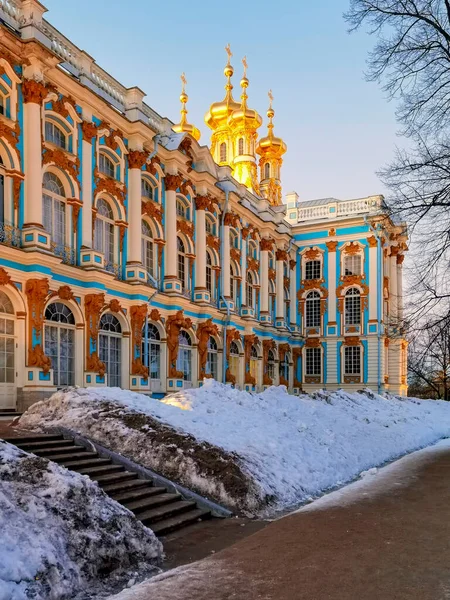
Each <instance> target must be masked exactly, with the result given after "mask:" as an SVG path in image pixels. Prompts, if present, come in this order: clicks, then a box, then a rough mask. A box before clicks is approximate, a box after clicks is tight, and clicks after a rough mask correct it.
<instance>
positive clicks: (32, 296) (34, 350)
mask: <svg viewBox="0 0 450 600" xmlns="http://www.w3.org/2000/svg"><path fill="white" fill-rule="evenodd" d="M48 293H49V283H48V279H28V281H27V283H26V286H25V295H26V297H27V301H28V314H29V319H30V320H29V327H28V366H30V367H39V368H41V369H42V370H43V372H44V373H48V372H49V371H50V369H51V366H52V365H51V360H50V358H49V357H48V356H46V355H45V352H44V349H43V342H42V337H43V334H42V332H43V326H44V307H45V303H46V301H47V297H48ZM34 342H35V343H34Z"/></svg>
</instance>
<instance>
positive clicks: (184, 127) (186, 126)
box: [172, 73, 201, 142]
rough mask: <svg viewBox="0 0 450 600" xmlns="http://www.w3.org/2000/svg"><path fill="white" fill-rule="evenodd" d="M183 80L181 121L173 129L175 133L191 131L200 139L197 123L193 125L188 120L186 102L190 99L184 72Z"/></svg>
mask: <svg viewBox="0 0 450 600" xmlns="http://www.w3.org/2000/svg"><path fill="white" fill-rule="evenodd" d="M181 82H182V89H181V94H180V102H181V110H180V113H181V121H180V122H179V123H178V124H177V125H174V126H173V127H172V129H173V131H175V133H189V135H192V137H193V138H194V139H196V140H197V142H198V140H199V139H200V136H201V133H200V130H199V129H197V127H196V126H195V125H191V124H190V123H188V122H187V113H188V111H187V108H186V104H187V101H188V100H189V96H188V95H187V94H186V84H187V80H186V76H185V74H184V73H183V74H182V75H181Z"/></svg>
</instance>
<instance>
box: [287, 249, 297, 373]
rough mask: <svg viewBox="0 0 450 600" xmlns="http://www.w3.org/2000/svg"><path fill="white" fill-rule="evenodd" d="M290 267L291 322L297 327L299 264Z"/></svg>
mask: <svg viewBox="0 0 450 600" xmlns="http://www.w3.org/2000/svg"><path fill="white" fill-rule="evenodd" d="M289 267H290V269H291V272H290V273H291V277H290V282H289V296H290V298H291V304H290V306H289V320H290V322H291V327H292V326H293V325H297V268H296V267H297V264H296V262H295V260H291V261H290V262H289ZM291 371H292V369H291Z"/></svg>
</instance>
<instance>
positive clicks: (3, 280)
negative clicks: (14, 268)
mask: <svg viewBox="0 0 450 600" xmlns="http://www.w3.org/2000/svg"><path fill="white" fill-rule="evenodd" d="M0 285H14V283H13V282H12V281H11V275H10V274H9V273H8V272H7V271H6V270H5V269H4V268H3V267H0ZM14 287H15V286H14Z"/></svg>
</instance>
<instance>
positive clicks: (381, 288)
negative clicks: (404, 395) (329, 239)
mask: <svg viewBox="0 0 450 600" xmlns="http://www.w3.org/2000/svg"><path fill="white" fill-rule="evenodd" d="M364 222H365V224H366V225H368V226H369V228H370V230H371V231H372V233H373V234H374V236H375V238H376V240H377V268H378V298H377V320H378V369H377V379H378V381H377V386H378V393H379V394H381V306H382V303H381V302H380V294H381V293H383V281H382V279H381V275H382V273H381V264H380V263H381V261H380V256H381V239H380V236H379V235H378V232H377V230H376V229H375V228H374V227H373V226H372V225H371V223H369V221H368V220H367V217H364Z"/></svg>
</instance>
